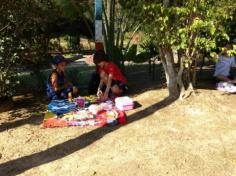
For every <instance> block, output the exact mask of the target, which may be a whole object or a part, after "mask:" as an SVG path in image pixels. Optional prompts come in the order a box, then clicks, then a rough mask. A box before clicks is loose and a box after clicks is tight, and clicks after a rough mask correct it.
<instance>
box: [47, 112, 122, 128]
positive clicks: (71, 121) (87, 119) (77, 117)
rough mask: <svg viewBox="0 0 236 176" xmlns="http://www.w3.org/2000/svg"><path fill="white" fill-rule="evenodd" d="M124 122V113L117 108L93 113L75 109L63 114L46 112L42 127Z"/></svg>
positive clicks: (100, 124)
mask: <svg viewBox="0 0 236 176" xmlns="http://www.w3.org/2000/svg"><path fill="white" fill-rule="evenodd" d="M125 123H126V115H125V113H124V112H123V111H119V110H115V109H113V110H102V111H99V112H98V113H97V114H96V115H93V114H92V113H90V112H89V111H87V110H76V111H71V112H69V113H66V114H64V115H60V116H58V115H56V114H54V113H52V112H47V113H46V114H45V118H44V120H43V127H44V128H57V127H70V126H106V125H118V124H125Z"/></svg>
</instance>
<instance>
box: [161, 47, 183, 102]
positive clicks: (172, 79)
mask: <svg viewBox="0 0 236 176" xmlns="http://www.w3.org/2000/svg"><path fill="white" fill-rule="evenodd" d="M160 54H161V60H162V64H163V67H164V70H165V75H166V81H167V88H168V91H169V98H171V99H177V98H178V97H179V93H180V91H179V87H178V81H177V78H178V76H177V73H176V71H175V68H174V59H173V53H172V50H171V48H160Z"/></svg>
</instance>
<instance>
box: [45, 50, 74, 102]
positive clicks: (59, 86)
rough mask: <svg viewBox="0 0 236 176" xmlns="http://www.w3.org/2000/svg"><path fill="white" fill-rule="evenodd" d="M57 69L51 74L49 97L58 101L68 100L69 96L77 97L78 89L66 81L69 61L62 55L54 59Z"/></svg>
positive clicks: (48, 85)
mask: <svg viewBox="0 0 236 176" xmlns="http://www.w3.org/2000/svg"><path fill="white" fill-rule="evenodd" d="M53 64H54V66H55V69H54V70H53V71H52V73H51V74H50V76H49V78H48V81H47V96H48V97H49V98H50V99H51V100H57V99H67V98H68V94H71V97H69V98H72V94H73V95H76V94H77V93H78V89H77V88H76V87H73V86H72V84H70V83H69V82H67V81H65V76H64V75H65V69H66V65H67V60H66V59H65V58H64V57H63V56H62V55H60V54H58V55H56V56H55V57H54V62H53Z"/></svg>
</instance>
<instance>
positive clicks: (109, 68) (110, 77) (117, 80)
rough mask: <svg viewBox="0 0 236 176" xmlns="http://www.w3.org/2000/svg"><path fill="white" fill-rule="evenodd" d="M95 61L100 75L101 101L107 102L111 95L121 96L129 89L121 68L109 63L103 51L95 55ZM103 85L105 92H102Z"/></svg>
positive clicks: (99, 91)
mask: <svg viewBox="0 0 236 176" xmlns="http://www.w3.org/2000/svg"><path fill="white" fill-rule="evenodd" d="M93 61H94V63H95V64H96V66H97V68H98V72H99V74H100V84H99V86H98V91H97V96H99V97H100V98H101V101H105V100H107V99H108V96H109V93H113V94H114V95H116V96H119V95H121V94H122V93H123V92H124V91H125V90H126V89H127V79H126V77H125V76H124V75H123V74H122V72H121V70H120V69H119V67H118V66H117V65H115V64H114V63H112V62H110V61H108V59H107V57H106V54H105V53H104V51H102V50H100V51H97V52H96V53H95V54H94V57H93ZM103 85H105V86H106V89H105V92H102V90H101V89H102V87H103Z"/></svg>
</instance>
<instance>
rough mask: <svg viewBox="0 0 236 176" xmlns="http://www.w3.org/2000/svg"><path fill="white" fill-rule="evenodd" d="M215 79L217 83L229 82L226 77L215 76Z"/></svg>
mask: <svg viewBox="0 0 236 176" xmlns="http://www.w3.org/2000/svg"><path fill="white" fill-rule="evenodd" d="M216 79H217V80H219V81H226V82H228V81H231V80H230V79H229V78H228V77H226V76H221V75H220V76H217V77H216Z"/></svg>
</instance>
